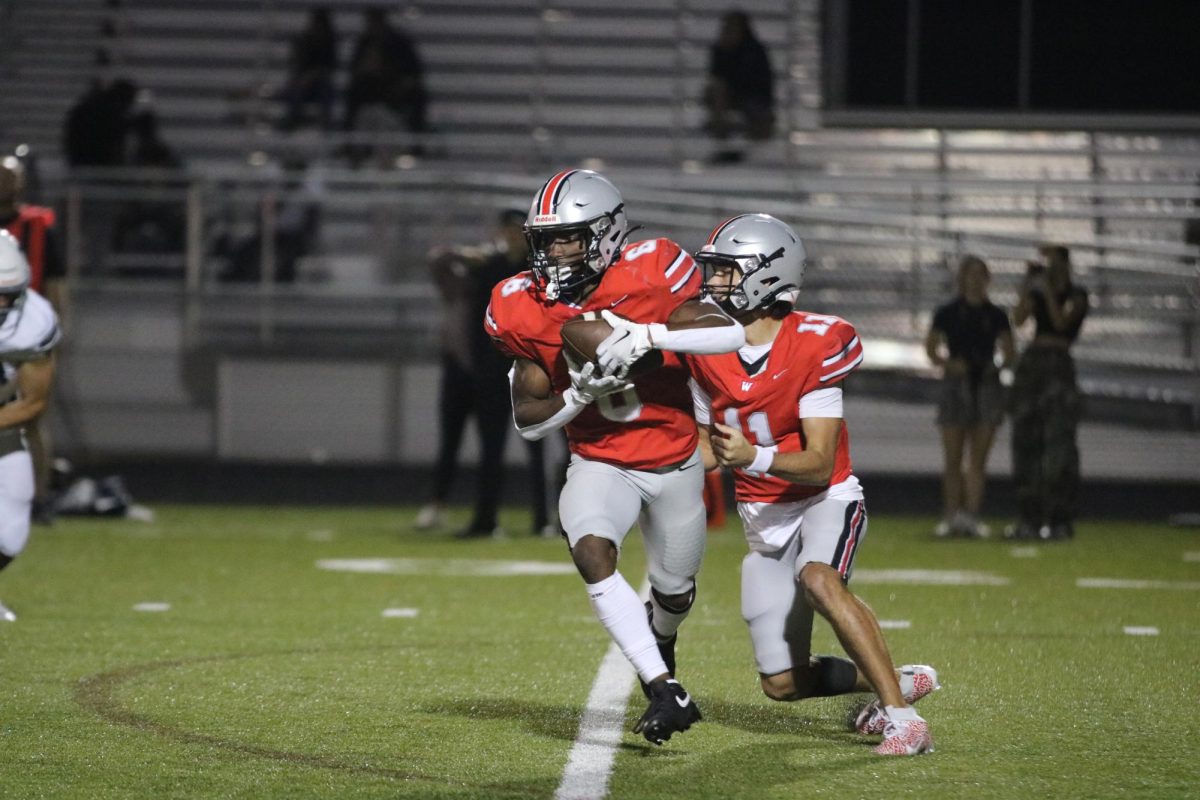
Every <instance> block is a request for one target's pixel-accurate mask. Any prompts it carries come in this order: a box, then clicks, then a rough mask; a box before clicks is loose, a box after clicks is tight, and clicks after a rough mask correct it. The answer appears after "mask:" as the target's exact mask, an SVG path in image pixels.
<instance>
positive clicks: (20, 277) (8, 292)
mask: <svg viewBox="0 0 1200 800" xmlns="http://www.w3.org/2000/svg"><path fill="white" fill-rule="evenodd" d="M28 288H29V262H28V261H26V260H25V254H24V253H22V252H21V245H20V244H19V243H18V242H17V240H16V238H15V237H14V236H13V235H12V234H11V233H9V232H8V231H6V230H0V295H2V296H5V297H11V298H12V300H11V302H9V303H5V304H0V324H3V323H4V321H5V319H6V318H7V317H8V315H9V314H11V313H13V312H14V311H15V312H17V314H18V315H19V314H20V311H21V306H23V305H24V304H25V290H26V289H28Z"/></svg>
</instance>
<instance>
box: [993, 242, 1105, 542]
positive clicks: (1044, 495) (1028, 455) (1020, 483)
mask: <svg viewBox="0 0 1200 800" xmlns="http://www.w3.org/2000/svg"><path fill="white" fill-rule="evenodd" d="M1038 252H1039V254H1040V256H1041V259H1040V260H1039V261H1033V262H1030V263H1029V265H1028V271H1027V272H1026V275H1025V280H1024V282H1023V283H1022V284H1021V289H1020V296H1019V298H1018V301H1017V305H1016V307H1015V308H1014V309H1013V324H1014V325H1016V326H1018V327H1019V326H1020V325H1022V324H1024V322H1025V321H1026V320H1028V319H1030V318H1032V319H1033V321H1034V325H1035V330H1034V335H1033V341H1032V342H1031V343H1030V344H1029V346H1028V347H1027V348H1025V351H1024V352H1022V353H1021V357H1020V359H1019V360H1018V361H1017V368H1016V374H1015V375H1014V378H1013V386H1012V404H1011V405H1012V461H1013V482H1014V483H1015V485H1016V492H1017V515H1018V516H1017V522H1016V523H1015V524H1014V525H1011V526H1010V527H1009V528H1008V529H1007V530H1006V531H1005V535H1006V536H1008V537H1009V538H1012V539H1070V538H1072V537H1073V536H1074V535H1075V512H1076V502H1077V498H1078V494H1079V445H1078V443H1077V437H1076V429H1077V428H1078V425H1079V417H1080V412H1081V410H1082V402H1081V398H1080V395H1079V386H1078V384H1077V383H1076V380H1075V361H1074V359H1072V358H1071V345H1072V344H1074V343H1075V340H1076V339H1077V338H1078V337H1079V331H1080V329H1081V328H1082V327H1083V320H1084V317H1086V316H1087V312H1088V293H1087V290H1086V289H1085V288H1083V287H1082V286H1079V285H1078V284H1076V283H1074V282H1073V281H1072V280H1071V253H1070V251H1069V250H1068V249H1067V248H1066V247H1063V246H1061V245H1045V246H1043V247H1041V248H1040V249H1039V251H1038Z"/></svg>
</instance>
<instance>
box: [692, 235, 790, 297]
mask: <svg viewBox="0 0 1200 800" xmlns="http://www.w3.org/2000/svg"><path fill="white" fill-rule="evenodd" d="M805 257H806V253H805V252H804V242H802V241H800V237H799V236H797V235H796V232H795V231H793V230H792V229H791V228H790V227H788V226H787V225H786V224H784V223H783V222H780V221H779V220H777V219H775V218H774V217H772V216H769V215H767V214H742V215H741V216H739V217H733V218H732V219H727V220H725V221H724V222H722V223H721V224H720V225H718V226H717V227H716V229H715V230H713V232H712V233H711V234H709V237H708V242H706V243H705V245H704V246H703V247H701V248H700V250H699V251H698V252H697V253H696V261H698V262H700V265H701V266H702V267H703V268H704V289H703V293H704V294H705V295H706V296H708V297H711V298H712V299H714V300H716V301H717V304H718V305H720V306H721V308H723V309H724V310H725V311H727V312H728V313H730V314H733V315H737V314H743V313H745V312H747V311H756V310H758V309H764V308H770V307H771V306H772V305H774V304H775V303H781V302H782V303H788V304H791V303H795V302H796V300H797V298H798V297H799V296H800V286H801V284H802V283H803V282H804V268H805V266H806V265H807V262H806V261H805ZM727 269H733V271H734V274H733V275H732V276H731V278H730V280H729V281H728V283H725V284H722V283H721V282H720V281H713V280H712V278H713V276H714V274H715V273H718V272H721V271H723V270H727ZM713 284H715V285H713Z"/></svg>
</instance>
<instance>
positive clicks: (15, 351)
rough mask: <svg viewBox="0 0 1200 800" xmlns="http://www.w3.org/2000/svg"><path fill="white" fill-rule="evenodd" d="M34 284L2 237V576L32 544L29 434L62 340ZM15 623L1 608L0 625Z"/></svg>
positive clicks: (45, 400)
mask: <svg viewBox="0 0 1200 800" xmlns="http://www.w3.org/2000/svg"><path fill="white" fill-rule="evenodd" d="M31 278H32V275H31V270H30V268H29V262H28V261H27V260H26V259H25V254H24V253H22V252H21V246H20V244H18V243H17V240H16V239H15V238H13V236H12V235H11V234H9V233H8V232H7V231H0V572H3V571H4V570H5V569H6V568H7V567H9V566H10V565H11V564H12V563H13V561H14V560H15V559H16V558H17V556H19V555H20V554H21V552H22V551H23V550H24V549H25V545H26V544H27V543H28V541H29V528H30V517H31V513H32V507H33V495H34V477H33V461H32V459H31V457H30V454H29V449H28V446H27V444H26V439H25V431H26V430H27V429H28V428H29V426H30V425H32V424H33V423H34V422H35V421H36V420H37V418H38V417H39V416H41V414H42V413H43V412H44V411H45V410H46V406H47V405H48V404H49V401H50V390H51V387H52V386H53V383H54V348H55V347H56V346H57V345H58V343H59V341H60V339H61V338H62V332H61V330H60V329H59V327H58V316H57V315H56V314H55V313H54V309H53V308H52V307H51V306H50V303H49V302H48V301H47V300H46V299H45V298H43V297H42V296H41V295H40V294H38V293H37V291H36V290H34V289H32V288H30V285H29V284H30V280H31ZM16 619H17V616H16V614H15V613H13V611H12V610H11V609H10V608H8V607H6V606H5V605H3V604H0V624H2V623H4V622H15V621H16Z"/></svg>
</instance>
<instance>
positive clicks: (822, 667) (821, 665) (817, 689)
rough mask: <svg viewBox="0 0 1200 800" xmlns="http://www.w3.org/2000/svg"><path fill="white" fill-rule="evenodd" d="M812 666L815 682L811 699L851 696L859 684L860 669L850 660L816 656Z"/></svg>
mask: <svg viewBox="0 0 1200 800" xmlns="http://www.w3.org/2000/svg"><path fill="white" fill-rule="evenodd" d="M811 664H812V671H813V676H814V680H813V685H812V690H811V692H810V694H809V696H810V697H833V696H835V695H839V694H850V693H851V692H853V691H854V687H855V686H856V685H857V684H858V667H856V666H854V662H853V661H851V660H850V659H847V658H838V657H837V656H815V657H814V658H813V659H812V661H811Z"/></svg>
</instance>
